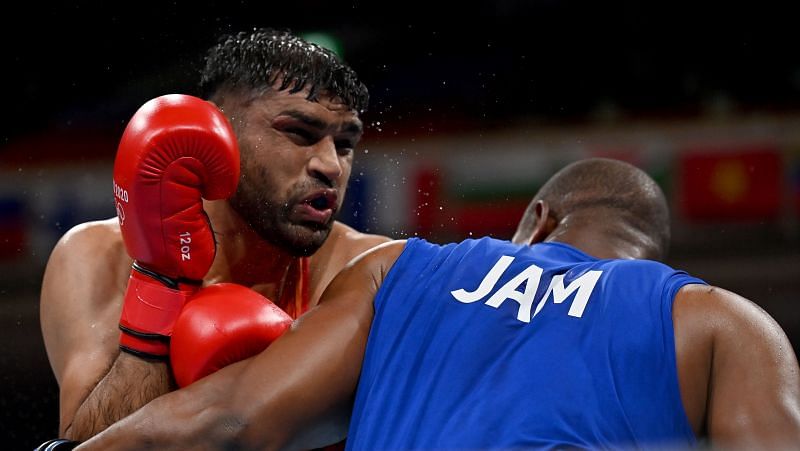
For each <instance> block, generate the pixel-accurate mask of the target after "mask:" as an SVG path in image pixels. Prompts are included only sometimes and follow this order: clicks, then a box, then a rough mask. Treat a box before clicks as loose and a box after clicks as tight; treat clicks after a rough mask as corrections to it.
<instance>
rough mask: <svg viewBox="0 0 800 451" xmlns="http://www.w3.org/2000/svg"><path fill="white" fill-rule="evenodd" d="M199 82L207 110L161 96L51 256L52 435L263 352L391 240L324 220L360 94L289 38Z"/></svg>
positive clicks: (213, 57) (83, 431)
mask: <svg viewBox="0 0 800 451" xmlns="http://www.w3.org/2000/svg"><path fill="white" fill-rule="evenodd" d="M201 86H202V87H203V88H204V90H205V96H206V99H207V100H209V101H210V102H205V101H199V100H198V99H195V98H189V97H186V96H164V97H162V98H159V99H157V100H155V101H153V102H150V103H148V104H146V105H145V106H144V107H143V108H142V109H140V110H139V111H138V112H137V113H136V115H135V117H134V118H133V119H132V120H131V122H130V124H129V125H128V127H127V129H126V132H125V134H124V136H123V138H122V140H121V143H120V148H119V150H118V152H119V154H118V156H117V162H116V164H115V173H114V182H115V184H114V194H115V200H116V202H117V212H118V215H117V217H115V218H112V219H109V220H105V221H96V222H89V223H85V224H82V225H79V226H76V227H75V228H73V229H72V230H70V231H69V232H67V233H66V234H65V235H64V237H62V239H61V240H60V241H59V242H58V244H57V245H56V247H55V248H54V250H53V252H52V254H51V256H50V260H49V262H48V265H47V268H46V271H45V275H44V281H43V284H42V293H41V321H42V331H43V335H44V340H45V345H46V347H47V353H48V357H49V359H50V364H51V366H52V368H53V371H54V374H55V376H56V379H57V381H58V383H59V387H60V426H59V435H60V436H61V437H66V438H70V439H73V440H84V439H86V438H88V437H91V436H92V435H94V434H96V433H98V432H99V431H101V430H103V429H105V428H106V427H107V426H108V425H110V424H112V423H114V422H115V421H117V420H119V419H121V418H123V417H125V416H127V415H128V414H130V413H131V412H133V411H135V410H136V409H138V408H139V407H141V406H142V405H144V404H146V403H147V402H149V401H150V400H152V399H154V398H156V397H158V396H160V395H162V394H164V393H167V392H168V391H171V390H173V389H174V388H176V385H175V381H174V380H173V377H172V368H171V366H170V364H169V360H170V359H172V360H173V364H174V365H175V367H176V368H175V370H176V374H175V376H176V377H179V378H181V380H182V381H184V383H188V382H191V381H192V380H194V379H197V378H199V377H202V375H203V374H207V373H208V372H212V371H214V369H215V368H218V367H219V366H221V365H226V364H228V363H230V362H233V361H236V360H239V359H240V358H241V357H242V356H244V355H248V353H252V352H253V351H252V350H247V349H245V348H243V347H242V346H241V344H242V343H244V344H252V343H253V342H260V344H259V346H261V347H263V346H266V345H267V344H269V342H270V340H271V339H274V337H275V336H277V335H279V334H280V332H282V331H283V330H284V329H285V328H286V327H287V325H288V321H290V320H291V319H292V318H296V317H297V316H299V315H300V314H302V313H303V312H304V311H305V310H307V309H308V308H309V307H310V306H313V305H315V304H316V303H317V301H318V300H319V297H320V296H321V294H322V292H323V290H324V289H325V287H326V286H327V285H328V284H329V282H330V281H331V280H332V279H333V277H334V276H335V275H336V274H337V273H338V272H339V271H340V270H341V269H342V268H343V267H344V266H345V265H346V263H347V262H349V261H350V260H351V259H352V258H353V257H355V256H356V255H358V254H360V253H361V252H363V251H365V250H367V249H369V248H371V247H373V246H375V245H377V244H379V243H382V242H385V241H387V240H388V239H387V238H386V237H382V236H376V235H365V234H362V233H359V232H357V231H355V230H353V229H351V228H349V227H347V226H346V225H344V224H341V223H339V222H337V221H335V220H334V218H335V214H336V212H337V210H338V209H339V207H340V206H341V203H342V199H343V197H344V194H345V188H346V185H347V181H348V179H349V176H350V170H351V166H352V161H353V148H354V147H355V145H356V144H357V142H358V141H359V139H360V137H361V133H362V123H361V121H360V119H359V112H361V111H363V110H364V109H365V107H366V103H367V98H368V96H367V91H366V88H365V87H364V85H363V84H362V83H361V82H360V81H358V78H357V76H356V75H355V73H354V72H353V71H352V69H350V68H349V67H348V66H346V65H345V64H344V63H342V62H341V61H340V60H339V59H338V58H337V57H336V56H335V55H334V54H332V53H331V52H329V51H327V50H324V49H322V48H320V47H317V46H315V45H312V44H309V43H307V42H305V41H303V40H301V39H299V38H297V37H295V36H293V35H291V34H288V33H285V32H276V31H273V30H256V31H254V32H252V33H248V34H243V33H240V34H237V35H231V36H227V37H224V38H223V39H221V40H220V41H219V44H218V45H216V46H214V47H212V48H211V49H210V51H209V53H208V56H207V59H206V68H205V70H204V72H203V75H202V82H201ZM220 113H221V114H220ZM227 124H230V125H229V126H228V125H227ZM237 145H238V148H239V158H240V161H239V162H237V160H236V159H237V157H236V152H235V148H236V147H237ZM237 171H240V174H239V175H237ZM237 182H238V183H237ZM129 281H130V283H129ZM229 283H233V284H237V285H238V286H237V287H232V286H230V285H226V284H229ZM215 284H222V285H221V286H218V287H216V288H213V287H209V288H211V291H207V290H209V288H205V289H202V290H201V287H203V286H210V285H215ZM198 290H201V291H198ZM231 290H233V291H231ZM241 290H247V291H246V292H244V293H246V294H243V292H242V291H241ZM234 292H235V293H234ZM232 293H233V294H232ZM193 296H194V298H193ZM265 298H266V299H265ZM188 299H192V300H190V301H189V302H188V303H187V300H188ZM194 301H198V303H197V304H195V305H193V302H194ZM201 301H202V302H201ZM270 301H271V302H272V303H274V305H275V306H277V307H278V308H279V309H277V310H276V309H274V308H273V306H272V304H271V303H270ZM190 307H192V308H190ZM181 311H183V313H181V314H180V317H178V314H179V312H181ZM280 311H283V312H285V313H286V316H283V315H282V314H280ZM189 312H194V313H193V314H192V313H189ZM209 315H210V317H213V318H215V321H218V323H217V326H218V327H217V326H215V328H214V329H215V330H216V331H217V333H218V335H216V336H215V335H213V334H212V335H206V334H205V332H204V330H205V329H204V327H206V326H207V325H208V322H204V321H203V320H202V318H204V317H206V318H207V317H209ZM226 318H227V319H226ZM233 319H235V320H233ZM204 325H206V326H204ZM240 334H241V335H240ZM242 337H244V338H242ZM252 337H256V338H252ZM181 343H183V344H181ZM212 351H214V352H212ZM204 353H205V354H204ZM211 354H213V355H211ZM179 368H180V370H179ZM221 389H224V387H221Z"/></svg>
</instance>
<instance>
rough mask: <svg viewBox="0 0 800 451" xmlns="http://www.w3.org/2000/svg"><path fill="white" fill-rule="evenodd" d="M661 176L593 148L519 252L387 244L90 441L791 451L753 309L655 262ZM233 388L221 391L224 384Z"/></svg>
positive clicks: (529, 217)
mask: <svg viewBox="0 0 800 451" xmlns="http://www.w3.org/2000/svg"><path fill="white" fill-rule="evenodd" d="M667 224H668V215H667V207H666V202H665V201H664V197H663V194H662V193H661V191H660V190H659V188H658V187H657V185H656V184H655V183H654V182H653V181H652V180H651V179H650V178H649V177H648V176H647V175H646V174H644V173H643V172H641V171H639V170H638V169H636V168H635V167H633V166H630V165H628V164H625V163H621V162H617V161H613V160H606V159H590V160H585V161H581V162H578V163H575V164H572V165H570V166H568V167H567V168H565V169H563V170H562V171H560V172H559V173H558V174H556V175H555V176H554V177H553V178H552V179H551V180H550V181H549V182H548V183H547V184H546V185H545V186H544V187H543V188H542V190H541V191H540V192H539V193H538V194H537V196H536V197H535V198H534V200H533V201H532V203H531V206H530V207H529V208H528V210H527V212H526V213H525V216H524V218H523V220H522V221H521V223H520V226H519V229H518V231H517V233H516V235H515V237H514V240H513V241H514V243H512V242H508V241H500V240H495V239H491V238H483V239H478V240H467V241H464V242H462V243H458V244H448V245H445V246H439V245H435V244H431V243H428V242H426V241H424V240H420V239H411V240H408V241H399V242H392V243H387V244H385V245H381V246H379V247H377V248H375V249H373V250H371V251H369V252H367V253H365V254H363V255H362V256H360V257H359V258H358V259H356V260H355V261H354V262H352V263H351V265H349V267H348V268H347V269H345V271H344V272H342V273H341V274H340V275H339V276H338V277H337V278H336V279H335V280H334V282H333V283H332V285H331V286H330V287H329V289H328V290H327V291H326V293H325V294H324V296H323V302H321V303H320V305H319V306H318V307H317V308H315V309H314V310H312V311H311V312H309V313H308V314H307V315H305V316H303V317H302V318H301V319H300V320H298V322H297V323H296V325H295V326H294V327H293V328H292V330H290V331H289V332H288V333H287V334H285V335H284V336H283V337H281V338H280V339H279V340H277V341H276V342H275V343H274V344H272V346H270V348H268V349H267V350H266V351H264V352H263V353H261V354H260V355H259V356H257V357H255V358H254V359H252V360H250V361H247V362H242V363H238V364H234V365H231V366H229V367H226V368H223V369H222V370H220V371H218V372H217V373H215V374H213V375H211V376H209V377H208V378H207V379H202V380H200V381H199V382H197V383H195V384H193V385H191V386H190V387H188V388H186V389H183V390H179V391H177V392H174V393H171V394H168V395H165V396H163V397H161V398H158V399H156V400H155V401H153V402H152V403H150V404H149V405H147V406H145V407H144V408H142V409H141V410H140V411H138V412H137V413H135V414H134V415H132V416H130V417H129V418H128V419H126V420H124V421H122V422H120V423H118V424H116V425H115V426H112V427H111V428H110V429H108V430H107V431H106V432H104V433H102V434H100V435H99V436H98V437H96V438H95V439H94V440H92V441H90V442H87V443H86V444H85V445H86V449H116V448H120V449H126V448H139V447H143V446H155V447H157V448H158V449H173V448H174V449H192V448H194V447H202V448H206V447H208V448H212V449H213V448H225V449H228V448H236V449H273V448H284V447H285V448H303V447H306V448H308V447H315V446H321V445H324V444H327V443H334V442H336V441H338V440H340V439H341V438H343V437H344V436H345V434H347V446H348V448H349V449H369V450H372V449H381V450H401V449H402V450H407V449H437V450H440V449H447V450H450V449H458V450H464V449H470V450H471V449H542V448H545V449H546V448H561V449H563V448H569V449H571V448H586V449H597V448H601V449H608V448H623V449H624V448H646V449H650V448H656V449H685V448H690V447H694V446H695V445H697V443H698V441H699V440H702V441H703V442H702V443H704V444H708V445H710V446H712V447H715V448H716V447H722V448H725V447H731V448H742V449H795V448H797V446H798V444H800V376H799V375H798V374H799V373H800V371H799V370H798V363H797V358H796V356H795V353H794V352H793V350H792V346H791V344H790V343H789V341H788V339H787V337H786V335H785V334H784V332H783V331H782V330H781V328H780V327H779V325H778V324H777V323H776V322H775V321H774V320H773V319H772V318H771V317H770V316H769V315H768V314H767V313H766V312H764V311H763V310H761V309H760V308H758V307H757V306H756V305H755V304H754V303H752V302H750V301H748V300H746V299H744V298H742V297H739V296H737V295H736V294H734V293H731V292H728V291H725V290H723V289H720V288H716V287H711V286H709V285H707V284H705V283H704V282H703V281H701V280H699V279H696V278H693V277H691V276H689V275H688V274H686V273H684V272H681V271H677V270H674V269H672V268H670V267H668V266H665V265H663V264H661V263H658V262H657V261H655V260H657V259H659V258H662V257H663V254H664V251H665V249H666V247H667V243H668V239H669V231H668V226H667ZM225 381H227V383H228V384H229V385H228V386H229V387H230V389H229V390H221V389H220V388H219V387H223V386H224V385H223V384H222V382H225Z"/></svg>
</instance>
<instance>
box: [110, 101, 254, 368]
mask: <svg viewBox="0 0 800 451" xmlns="http://www.w3.org/2000/svg"><path fill="white" fill-rule="evenodd" d="M238 180H239V148H238V144H237V142H236V137H235V135H234V133H233V130H232V129H231V126H230V124H229V123H228V121H227V119H226V118H225V116H224V115H223V114H222V113H221V112H220V111H219V110H218V109H217V108H216V107H215V106H214V105H212V104H210V103H208V102H206V101H204V100H202V99H199V98H196V97H191V96H186V95H178V94H175V95H166V96H161V97H157V98H155V99H153V100H150V101H149V102H147V103H145V104H144V105H143V106H142V107H141V108H140V109H139V110H138V111H137V112H136V114H134V116H133V118H131V121H130V123H129V124H128V126H127V127H126V129H125V132H124V133H123V135H122V139H121V141H120V144H119V149H118V151H117V157H116V160H115V162H114V197H115V201H116V206H117V216H118V218H119V223H120V228H121V230H122V238H123V241H124V242H125V247H126V249H127V251H128V254H129V255H130V256H131V257H132V258H133V259H134V263H133V271H131V277H130V280H129V282H128V288H127V290H126V292H125V298H124V304H123V308H122V316H121V318H120V329H122V332H123V333H122V337H121V339H120V348H121V349H122V350H125V351H127V352H130V353H132V354H135V355H139V356H143V357H150V358H166V356H167V355H168V350H169V346H168V337H169V336H170V335H171V332H172V326H173V324H174V323H175V319H176V318H177V317H178V314H179V313H180V310H181V308H182V307H183V304H184V302H185V300H186V299H187V297H188V296H190V295H191V294H192V293H193V292H195V291H196V289H197V287H199V284H200V280H201V279H202V278H203V277H204V276H205V275H206V272H208V269H209V267H210V266H211V263H212V262H213V260H214V254H215V252H216V243H215V241H214V235H213V232H212V230H211V225H210V224H209V221H208V217H207V216H206V214H205V212H204V211H203V204H202V200H201V198H206V199H223V198H227V197H229V196H230V195H232V194H233V192H234V190H235V189H236V185H237V183H238Z"/></svg>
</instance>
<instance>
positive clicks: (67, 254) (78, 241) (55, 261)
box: [47, 218, 131, 278]
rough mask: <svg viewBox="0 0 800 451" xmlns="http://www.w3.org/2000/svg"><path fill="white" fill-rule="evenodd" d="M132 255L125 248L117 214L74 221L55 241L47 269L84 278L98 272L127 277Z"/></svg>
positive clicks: (105, 275) (60, 274) (105, 274)
mask: <svg viewBox="0 0 800 451" xmlns="http://www.w3.org/2000/svg"><path fill="white" fill-rule="evenodd" d="M130 264H131V259H130V258H129V257H128V255H127V253H126V251H125V245H124V243H123V241H122V234H121V233H120V228H119V223H118V222H117V219H116V218H111V219H107V220H101V221H91V222H85V223H83V224H79V225H76V226H75V227H73V228H72V229H70V230H69V231H67V233H65V234H64V236H62V237H61V239H60V240H59V241H58V242H57V243H56V245H55V247H54V248H53V252H52V253H51V255H50V259H49V261H48V264H47V272H53V271H57V272H58V273H59V274H58V275H59V276H62V275H68V274H74V275H76V276H80V277H81V278H84V277H86V276H90V275H91V274H93V273H95V272H97V273H99V274H102V275H103V276H104V277H107V276H113V275H120V277H126V276H127V273H128V270H129V269H130Z"/></svg>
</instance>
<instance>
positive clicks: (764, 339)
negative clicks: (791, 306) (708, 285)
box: [706, 288, 800, 446]
mask: <svg viewBox="0 0 800 451" xmlns="http://www.w3.org/2000/svg"><path fill="white" fill-rule="evenodd" d="M707 293H708V294H707V295H706V297H707V298H708V302H709V304H710V305H713V306H715V313H716V316H717V318H718V319H717V321H716V322H715V323H714V331H713V350H712V353H713V357H712V364H711V381H710V384H709V406H708V431H709V436H710V438H711V440H712V442H713V443H715V444H720V445H725V444H732V445H735V446H743V445H750V446H754V445H758V446H764V445H778V446H785V445H787V444H788V443H794V444H796V443H800V374H799V372H798V363H797V358H796V356H795V353H794V351H793V349H792V346H791V343H790V342H789V340H788V338H787V337H786V334H785V333H784V332H783V330H782V329H781V327H780V326H779V325H778V324H777V322H775V320H774V319H773V318H772V317H770V316H769V314H767V313H766V312H765V311H764V310H762V309H761V308H759V307H758V306H757V305H755V304H754V303H752V302H750V301H748V300H747V299H744V298H742V297H740V296H737V295H735V294H733V293H730V292H727V291H725V290H721V289H718V288H716V289H710V290H709V291H708V292H707ZM786 441H788V442H787V443H784V442H786Z"/></svg>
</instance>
